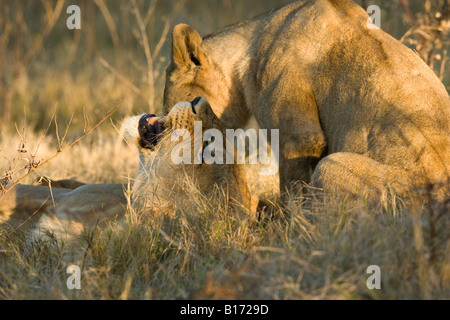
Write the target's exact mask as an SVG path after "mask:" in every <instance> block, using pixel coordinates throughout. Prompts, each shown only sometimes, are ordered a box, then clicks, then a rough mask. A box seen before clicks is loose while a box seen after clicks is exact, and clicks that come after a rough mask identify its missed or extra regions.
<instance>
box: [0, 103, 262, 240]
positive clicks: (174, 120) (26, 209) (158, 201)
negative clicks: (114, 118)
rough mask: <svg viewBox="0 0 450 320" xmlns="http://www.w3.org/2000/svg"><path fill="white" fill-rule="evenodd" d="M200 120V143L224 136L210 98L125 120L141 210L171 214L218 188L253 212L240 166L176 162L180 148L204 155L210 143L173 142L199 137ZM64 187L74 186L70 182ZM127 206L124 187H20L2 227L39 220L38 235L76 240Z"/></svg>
mask: <svg viewBox="0 0 450 320" xmlns="http://www.w3.org/2000/svg"><path fill="white" fill-rule="evenodd" d="M195 121H197V123H200V124H201V125H200V138H203V133H204V132H205V131H206V130H208V129H216V130H219V131H220V132H223V129H222V126H221V123H220V121H219V119H218V118H217V117H216V116H215V115H214V113H213V112H212V110H211V106H210V105H209V103H208V101H206V100H205V99H204V98H197V99H195V100H194V101H193V102H181V103H178V104H177V105H176V106H174V107H173V109H172V111H171V112H170V113H169V114H168V115H167V116H165V117H162V118H158V117H155V116H154V115H147V114H144V115H140V116H135V117H131V118H128V119H127V120H125V121H124V123H123V130H124V133H125V135H126V136H127V137H128V138H129V139H130V140H132V141H133V142H135V143H136V145H137V146H138V149H139V154H140V165H139V172H138V174H137V176H136V180H135V183H134V185H133V192H132V205H133V207H134V208H135V209H138V210H142V209H146V211H149V210H150V211H153V212H154V213H155V212H156V213H161V212H163V213H164V214H166V213H167V214H169V213H170V212H171V207H172V206H175V205H176V204H183V203H186V202H187V201H186V200H187V199H189V198H190V197H191V196H192V193H193V192H195V191H196V190H198V191H200V192H201V193H202V194H203V195H206V196H212V195H214V193H213V192H214V191H215V190H217V187H218V188H220V189H219V190H220V191H223V192H225V193H226V195H227V197H228V201H229V203H230V206H234V205H236V207H235V208H240V207H246V208H250V192H249V189H248V186H247V180H246V176H245V172H244V170H243V169H242V168H241V167H242V166H241V165H238V164H235V163H236V162H234V163H233V164H224V163H225V162H220V161H219V162H218V163H213V164H206V163H203V162H200V163H196V162H194V161H193V159H186V158H184V160H187V161H185V162H183V163H174V161H173V159H172V155H173V153H174V152H173V150H174V148H175V147H179V148H180V147H184V150H189V151H191V152H190V153H191V155H192V157H194V155H195V154H194V152H196V151H199V152H200V153H203V150H204V149H205V148H206V147H207V145H208V142H207V141H206V142H205V143H204V144H203V143H201V144H200V149H199V150H196V149H195V146H194V139H193V138H194V137H192V139H190V140H189V139H186V140H182V141H181V142H180V141H178V140H177V141H172V140H173V139H172V133H173V132H174V130H177V129H179V130H185V132H186V133H192V134H193V133H194V124H195ZM223 134H224V136H225V133H224V132H223ZM202 142H203V141H202ZM186 143H187V145H186ZM224 156H225V154H224ZM64 185H68V184H67V182H66V183H65V184H64ZM180 201H181V202H180ZM183 201H184V202H183ZM254 205H256V204H254ZM126 206H127V197H126V196H125V195H124V186H123V185H122V184H87V185H81V186H78V185H75V189H73V190H72V189H69V188H52V187H51V186H50V187H48V186H30V185H17V186H16V187H14V188H13V189H12V190H10V191H9V192H7V193H5V194H2V193H0V223H1V222H4V221H7V222H8V223H10V224H12V225H14V224H15V223H17V222H19V223H20V222H21V221H24V220H27V219H28V218H30V217H31V216H35V217H34V219H35V220H37V221H35V222H37V223H28V225H33V226H35V227H34V230H35V231H39V230H41V229H50V230H54V231H55V232H56V233H57V234H58V235H64V234H68V235H70V236H73V235H77V234H79V233H80V232H81V231H82V230H83V228H84V226H86V225H88V226H95V225H97V224H99V223H101V222H102V221H105V220H106V221H108V220H112V219H114V218H118V217H121V216H123V215H124V213H125V211H126Z"/></svg>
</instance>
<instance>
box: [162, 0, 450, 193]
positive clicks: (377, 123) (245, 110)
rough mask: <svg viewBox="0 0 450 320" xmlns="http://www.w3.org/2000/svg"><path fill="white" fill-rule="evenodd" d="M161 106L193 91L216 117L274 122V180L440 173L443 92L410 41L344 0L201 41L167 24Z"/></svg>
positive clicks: (379, 185)
mask: <svg viewBox="0 0 450 320" xmlns="http://www.w3.org/2000/svg"><path fill="white" fill-rule="evenodd" d="M172 40H173V41H172V53H171V59H170V64H169V66H168V68H167V74H166V87H165V94H164V100H165V104H164V105H165V111H166V112H167V111H169V110H170V106H172V105H173V103H174V102H175V101H179V100H186V99H190V97H193V96H204V97H206V98H207V99H208V100H209V101H210V102H211V105H212V108H213V110H214V112H215V113H216V114H217V115H218V116H219V118H220V119H221V121H222V122H223V123H224V124H225V126H227V127H230V128H236V127H241V126H243V125H244V124H245V123H246V122H247V120H248V119H249V116H250V115H254V117H255V118H256V120H257V122H258V124H259V126H260V127H262V128H264V129H279V130H280V131H279V134H280V189H281V190H286V188H290V187H292V185H293V183H294V182H296V181H304V182H311V183H312V184H313V185H314V186H317V187H321V188H324V189H325V191H331V192H338V193H344V194H348V193H360V192H362V191H372V192H374V193H375V194H376V195H379V193H383V192H385V191H386V187H388V186H389V187H392V188H393V189H394V190H396V191H397V192H398V193H403V192H405V191H406V190H408V189H409V188H411V187H412V185H413V184H414V185H421V184H424V183H426V182H432V183H434V182H438V181H443V180H445V179H447V178H448V176H449V170H450V168H449V165H450V151H449V148H450V146H449V145H450V142H449V137H450V131H449V123H450V99H449V96H448V93H447V91H446V89H445V88H444V86H443V85H442V83H441V82H440V81H439V79H438V78H437V77H436V75H435V74H434V73H433V72H432V70H431V69H430V68H429V67H428V66H427V65H426V64H425V63H424V62H423V61H422V60H421V59H420V57H419V56H418V55H417V54H415V53H414V52H413V51H412V50H410V49H409V48H407V47H406V46H404V45H402V44H401V43H400V42H398V41H397V40H395V39H393V38H392V37H391V36H390V35H388V34H386V33H385V32H383V31H382V30H380V29H375V28H369V26H368V15H367V14H366V12H365V11H364V10H363V9H362V8H360V7H359V6H358V5H356V4H355V3H354V2H352V1H350V0H305V1H297V2H294V3H292V4H289V5H287V6H285V7H283V8H281V9H279V10H276V11H273V12H270V13H268V14H265V15H262V16H260V17H258V18H256V19H253V20H248V21H244V22H241V23H238V24H236V25H233V26H230V27H227V28H225V29H223V30H220V31H218V32H216V33H213V34H211V35H208V36H206V37H204V38H203V39H202V38H201V37H200V35H199V34H198V33H197V32H196V31H195V30H194V29H193V28H192V27H190V26H188V25H185V24H180V25H177V26H175V27H174V29H173V32H172Z"/></svg>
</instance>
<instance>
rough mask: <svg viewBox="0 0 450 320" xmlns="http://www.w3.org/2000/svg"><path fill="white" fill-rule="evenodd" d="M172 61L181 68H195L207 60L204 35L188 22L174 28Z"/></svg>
mask: <svg viewBox="0 0 450 320" xmlns="http://www.w3.org/2000/svg"><path fill="white" fill-rule="evenodd" d="M172 62H173V63H174V64H175V65H176V66H177V67H178V68H179V69H190V68H195V67H197V66H201V65H202V63H204V62H205V55H204V53H203V47H202V37H201V36H200V34H199V33H198V32H197V31H196V30H195V29H194V28H192V27H191V26H189V25H187V24H178V25H176V26H175V27H174V28H173V31H172Z"/></svg>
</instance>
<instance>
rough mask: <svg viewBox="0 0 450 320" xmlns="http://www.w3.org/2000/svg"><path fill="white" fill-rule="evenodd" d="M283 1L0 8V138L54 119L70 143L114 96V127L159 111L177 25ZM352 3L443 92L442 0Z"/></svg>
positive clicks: (43, 1)
mask: <svg viewBox="0 0 450 320" xmlns="http://www.w3.org/2000/svg"><path fill="white" fill-rule="evenodd" d="M289 2H290V1H288V0H270V1H269V0H265V1H261V0H246V1H242V0H165V1H162V0H160V1H158V0H132V1H113V0H109V1H108V0H93V1H88V0H66V1H65V0H16V1H0V123H1V125H2V130H0V131H2V132H4V131H5V130H7V131H11V130H15V123H18V124H20V125H23V124H24V123H26V125H27V127H28V128H32V129H34V130H42V129H45V128H46V127H47V126H48V124H49V122H50V120H51V119H52V116H53V115H54V114H56V117H57V119H58V122H59V123H60V126H61V127H64V126H69V124H70V129H69V131H68V134H69V136H71V135H74V136H75V135H79V134H80V132H82V131H83V130H86V128H88V127H90V126H92V125H93V124H95V123H97V122H98V121H99V120H101V119H102V118H103V116H104V115H105V113H107V112H108V111H109V110H111V109H113V108H114V107H115V106H116V105H118V104H119V103H120V102H121V101H122V99H123V102H122V103H121V105H120V108H119V109H118V111H117V112H115V114H114V115H113V117H112V119H113V120H114V121H118V120H120V119H122V118H123V117H124V116H126V115H128V114H130V113H140V112H159V111H160V110H161V108H162V100H163V97H162V95H163V88H164V79H165V73H164V71H165V68H166V66H167V63H168V55H169V50H170V31H171V28H172V27H173V26H174V25H175V24H176V23H181V22H183V23H188V24H190V25H192V26H194V27H195V28H196V29H197V30H198V31H199V32H200V34H201V35H203V36H204V35H207V34H208V33H211V32H214V31H215V30H217V29H219V28H221V27H223V26H226V25H228V24H231V23H234V22H236V21H239V20H242V19H246V18H251V17H253V16H255V15H258V14H260V13H262V12H265V11H268V10H272V9H275V8H277V7H280V6H283V5H284V4H286V3H289ZM357 2H358V3H359V4H360V5H362V6H363V7H364V8H367V7H368V6H369V5H371V4H376V5H378V6H379V7H381V9H382V14H381V18H382V20H381V27H382V28H383V29H384V30H385V31H387V32H388V33H390V34H391V35H393V36H394V37H395V38H397V39H400V40H401V41H403V42H404V43H405V44H407V45H408V46H410V47H411V48H413V49H415V50H417V51H418V52H419V53H420V55H421V56H422V57H423V58H424V60H425V61H426V62H427V63H428V64H429V65H430V66H431V67H432V68H433V70H434V71H435V72H436V74H437V75H438V77H440V78H441V80H442V81H443V82H444V83H445V85H446V87H447V88H449V86H450V76H449V70H450V68H449V66H448V65H449V63H448V60H449V56H448V48H449V42H450V40H449V38H450V37H449V34H450V22H449V12H450V8H449V1H448V0H426V1H423V0H391V1H385V0H383V1H381V0H372V1H369V0H358V1H357ZM70 5H78V6H79V7H80V9H81V30H69V29H68V28H67V27H66V20H67V18H68V17H69V16H70V14H68V13H67V12H66V10H67V7H68V6H70ZM55 110H56V113H55ZM52 126H55V125H54V124H52ZM54 132H55V130H54V128H50V130H49V133H54ZM0 140H1V138H0Z"/></svg>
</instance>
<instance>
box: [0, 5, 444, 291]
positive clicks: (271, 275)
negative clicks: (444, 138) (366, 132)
mask: <svg viewBox="0 0 450 320" xmlns="http://www.w3.org/2000/svg"><path fill="white" fill-rule="evenodd" d="M72 2H73V1H71V3H70V4H76V3H75V2H76V1H75V2H73V3H72ZM286 2H287V1H281V0H280V1H274V2H273V3H269V2H261V1H245V2H243V1H234V0H232V1H225V0H223V1H219V2H217V3H215V4H211V3H210V2H206V3H205V2H200V1H187V3H186V4H185V5H184V6H183V7H181V5H180V7H179V8H176V4H178V3H179V1H175V0H174V1H167V2H155V1H148V2H143V1H138V0H137V1H132V2H130V3H127V4H110V3H109V2H106V1H101V0H98V1H93V2H89V4H87V5H86V6H84V5H83V4H80V6H81V7H82V8H83V13H82V14H83V15H84V16H85V19H86V20H84V25H83V27H82V31H81V32H72V31H71V32H69V31H68V30H67V29H65V16H64V10H62V13H59V14H60V15H61V16H60V17H59V19H58V20H57V22H56V23H55V24H54V26H51V25H49V27H48V28H50V27H52V30H48V31H45V30H47V29H46V23H47V22H48V23H51V22H52V21H53V20H52V17H53V16H54V15H56V14H58V10H59V9H58V8H57V7H56V5H57V4H58V2H57V1H42V2H41V3H39V2H34V3H33V4H32V5H28V6H26V7H21V6H20V5H19V4H17V3H18V2H6V1H3V2H1V3H0V7H1V11H0V14H1V15H2V19H3V20H2V21H5V24H3V25H1V26H0V60H1V61H0V62H1V63H0V76H1V77H2V78H1V82H0V97H1V98H2V99H3V100H2V103H0V105H2V106H3V107H2V108H4V106H5V105H8V104H9V105H10V106H11V107H10V110H9V111H10V115H9V116H8V117H9V121H6V122H4V125H3V126H2V128H1V130H0V131H1V132H0V134H1V135H0V179H2V181H6V180H8V181H9V180H11V182H14V181H17V179H19V178H20V177H22V176H23V175H24V174H26V173H27V172H28V170H29V169H30V163H31V164H33V163H34V164H36V163H39V162H43V161H45V160H47V159H49V158H50V157H52V156H53V155H54V154H55V152H57V150H58V149H61V147H64V146H67V145H68V144H69V143H70V142H71V141H73V140H74V139H75V138H76V137H79V136H80V135H82V134H83V132H85V131H86V130H87V129H88V128H91V127H92V126H93V125H94V124H95V123H97V122H98V121H99V120H100V119H102V118H103V117H104V115H105V114H106V113H107V112H108V111H109V110H111V109H113V108H114V106H116V105H117V104H118V103H119V102H120V101H121V100H122V99H124V101H123V102H122V104H121V106H120V108H119V110H118V111H117V112H116V113H115V114H114V115H113V117H112V118H111V119H108V121H107V122H105V123H104V124H102V126H101V127H100V128H98V129H96V130H95V131H94V132H93V133H91V134H90V135H88V136H87V137H86V138H85V139H84V140H82V141H81V142H80V143H77V144H75V145H74V146H73V147H71V148H69V149H68V150H66V151H64V152H62V153H60V154H59V155H58V156H57V157H56V158H55V159H54V160H52V161H50V162H49V163H48V164H46V165H45V166H43V167H42V168H39V169H37V170H36V171H37V172H36V173H32V174H31V175H30V176H29V177H28V178H26V179H25V180H24V183H32V182H33V181H34V179H35V178H36V177H37V176H49V177H51V178H52V179H66V178H76V179H78V180H81V181H83V182H87V183H102V182H106V183H113V182H114V183H118V182H125V183H126V182H128V181H131V182H132V178H133V177H134V175H135V173H136V170H137V161H138V159H137V152H136V150H134V148H132V147H129V146H127V145H126V144H125V143H124V142H123V141H122V139H121V137H119V134H118V132H117V131H116V129H115V128H114V126H116V127H117V126H119V120H120V119H122V118H123V117H124V116H126V115H128V114H132V113H140V112H148V111H150V110H155V111H156V112H158V111H159V110H161V101H162V90H163V84H164V76H163V72H164V68H165V65H166V64H167V56H168V41H167V33H166V31H165V30H166V25H167V23H166V21H170V25H173V24H174V23H177V22H187V23H190V24H191V25H193V26H195V27H196V28H198V29H199V30H200V32H201V33H202V34H206V33H208V32H212V31H214V30H216V29H218V28H219V27H221V26H223V25H226V24H229V23H232V22H235V21H236V20H240V19H243V18H248V17H251V16H253V15H255V14H258V13H260V12H263V11H265V10H269V9H271V8H274V7H277V6H279V5H282V4H284V3H286ZM361 2H363V1H360V3H361ZM80 3H82V2H80ZM83 3H84V2H83ZM405 3H406V4H408V6H409V7H410V10H411V12H412V13H413V15H414V17H415V19H417V21H419V24H418V25H414V26H413V25H412V23H413V22H411V21H410V17H409V16H408V15H407V14H406V13H405V10H404V4H405ZM427 3H429V2H428V1H425V5H426V4H427ZM443 3H444V2H443V1H437V2H432V3H431V4H432V6H431V7H430V9H429V12H427V11H426V10H425V9H424V2H423V1H396V0H395V1H390V2H383V6H382V9H383V10H384V11H383V12H384V13H383V14H382V16H383V15H384V14H386V15H387V16H384V17H385V18H384V20H383V23H382V27H383V29H386V30H387V31H388V32H390V33H392V34H394V35H395V36H396V37H397V38H401V37H402V36H404V35H405V34H406V36H405V39H404V40H405V42H406V43H408V44H409V45H411V46H416V45H420V44H422V47H420V48H421V49H422V50H423V56H424V57H425V54H427V56H429V57H430V61H428V62H429V63H430V65H432V67H434V69H435V71H436V73H437V74H438V75H439V76H440V77H441V78H442V79H443V81H444V83H445V84H446V85H447V86H448V85H449V81H450V80H449V77H448V74H449V73H448V67H447V64H448V61H445V59H447V60H448V58H445V50H448V43H446V41H448V37H447V36H445V34H444V33H442V34H437V33H436V30H435V29H430V28H428V29H427V28H425V27H426V22H427V19H428V23H429V25H433V26H435V27H436V26H437V23H438V22H439V23H442V19H441V20H439V21H438V20H437V19H438V18H436V19H435V18H433V17H435V15H434V12H435V10H438V8H442V7H441V5H442V4H443ZM153 4H154V5H155V8H154V9H152V5H153ZM66 6H67V3H66V2H64V5H63V8H66ZM52 8H56V9H55V10H53V9H52ZM136 8H137V10H138V12H140V13H141V16H140V18H138V16H137V15H136V10H135V9H136ZM174 8H175V9H176V10H174ZM152 10H155V11H153V12H152ZM177 10H178V11H177ZM211 12H220V13H221V15H220V16H219V17H216V16H215V15H213V14H211ZM33 14H37V15H38V16H39V17H41V16H45V17H47V19H48V20H46V19H38V18H36V17H34V16H33ZM159 17H163V18H164V19H161V20H160V18H159ZM426 17H428V18H426ZM436 21H438V22H436ZM445 21H447V22H448V18H447V20H445ZM119 25H120V28H119V27H118V26H119ZM35 30H37V31H35ZM142 30H144V31H145V30H146V31H147V38H145V37H144V34H145V33H143V32H142ZM408 30H410V31H409V32H408ZM424 30H425V31H426V32H430V36H429V39H430V40H429V42H427V43H425V44H424V42H423V41H421V40H423V39H421V37H422V36H424V35H425V34H424V32H425V31H424ZM407 32H408V33H407ZM443 34H444V36H442V35H443ZM446 34H448V33H446ZM40 35H41V36H40ZM40 37H42V41H41V42H39V41H40V40H39V39H40ZM36 39H37V40H39V41H34V40H36ZM145 42H147V43H148V45H146V44H145ZM430 43H431V45H432V46H433V45H434V47H433V49H432V50H431V49H430ZM439 43H440V45H439ZM436 44H438V46H437V47H436ZM439 46H440V47H439ZM418 50H419V49H418ZM27 52H29V53H28V54H27ZM430 52H431V54H430ZM155 53H157V54H155ZM421 53H422V52H421ZM437 54H439V55H440V59H441V60H437V59H438V58H439V56H437ZM17 57H19V58H17ZM5 99H6V100H5ZM8 99H9V100H8ZM55 107H56V110H57V111H56V120H57V121H54V120H53V121H52V124H51V125H50V127H49V128H48V131H47V133H45V132H46V130H47V127H48V124H49V122H50V120H51V119H52V115H53V114H55ZM0 111H5V110H4V109H0ZM3 114H4V113H3ZM4 119H5V118H4ZM55 123H57V124H58V126H56V125H55ZM15 124H16V125H15ZM66 129H67V132H66ZM63 137H65V138H64V143H62V140H63V139H62V138H63ZM61 144H62V146H61ZM24 151H26V152H24ZM248 172H249V180H250V181H249V183H250V188H251V191H252V193H253V194H254V195H259V196H260V197H262V198H264V199H267V200H268V202H270V201H273V200H274V199H275V198H276V193H277V177H276V176H275V177H262V176H259V175H258V174H257V172H258V168H255V167H250V168H249V170H248ZM188 191H189V192H190V193H192V195H193V196H192V199H191V200H190V202H189V203H183V204H179V205H178V206H177V210H176V212H175V213H174V216H173V217H171V218H166V219H161V218H155V217H152V216H151V215H149V214H148V213H146V212H134V211H132V210H131V209H129V212H128V214H127V218H126V223H124V224H111V225H109V226H107V227H105V228H96V229H93V230H89V231H87V232H86V233H85V234H84V235H83V236H82V237H81V238H80V239H78V240H77V241H75V243H67V242H64V241H60V240H56V239H54V237H52V236H51V233H49V237H48V239H44V240H39V241H36V242H32V243H30V242H29V241H28V240H27V234H26V233H25V231H24V230H22V229H19V230H17V231H15V232H12V230H11V229H10V228H9V227H8V226H5V225H2V226H0V299H29V298H34V299H144V298H145V299H147V298H153V299H174V298H200V299H202V298H211V299H218V298H225V299H233V298H236V299H244V298H245V299H449V298H450V242H449V231H448V230H450V228H449V227H450V225H449V224H450V219H449V216H448V212H450V208H449V206H450V203H449V200H448V198H447V199H446V200H445V201H446V202H445V201H442V202H439V203H438V202H436V203H434V202H433V203H431V204H428V205H427V204H425V202H421V201H419V200H417V201H416V203H415V204H414V206H411V205H410V206H406V205H404V204H403V203H402V201H401V200H400V199H397V198H395V197H393V198H392V199H390V200H389V201H390V202H384V203H379V204H368V203H366V201H365V200H364V197H361V199H360V200H359V201H356V202H354V201H353V202H351V201H348V200H346V199H332V198H327V199H316V200H315V201H314V202H313V203H312V205H311V203H309V204H305V199H304V197H302V196H300V195H298V196H294V197H292V199H291V202H290V204H289V205H288V206H287V207H286V208H283V209H280V208H277V207H276V206H275V207H271V208H269V209H266V210H265V211H264V212H263V213H262V214H261V215H260V217H259V219H257V218H256V217H255V216H252V215H248V214H247V215H246V214H239V215H236V214H233V213H232V212H230V208H229V207H228V206H227V199H226V197H225V196H223V195H220V194H219V195H218V196H217V197H215V198H214V199H204V197H202V196H201V195H199V194H198V193H196V192H195V190H188ZM72 264H75V265H79V266H80V267H81V268H82V289H81V290H69V289H68V288H67V286H66V280H67V278H68V276H69V275H67V274H66V268H67V267H68V266H69V265H72ZM369 265H378V266H380V268H381V282H382V284H381V288H382V289H381V290H369V289H368V288H367V287H366V280H367V278H368V276H369V275H368V274H366V269H367V267H368V266H369Z"/></svg>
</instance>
